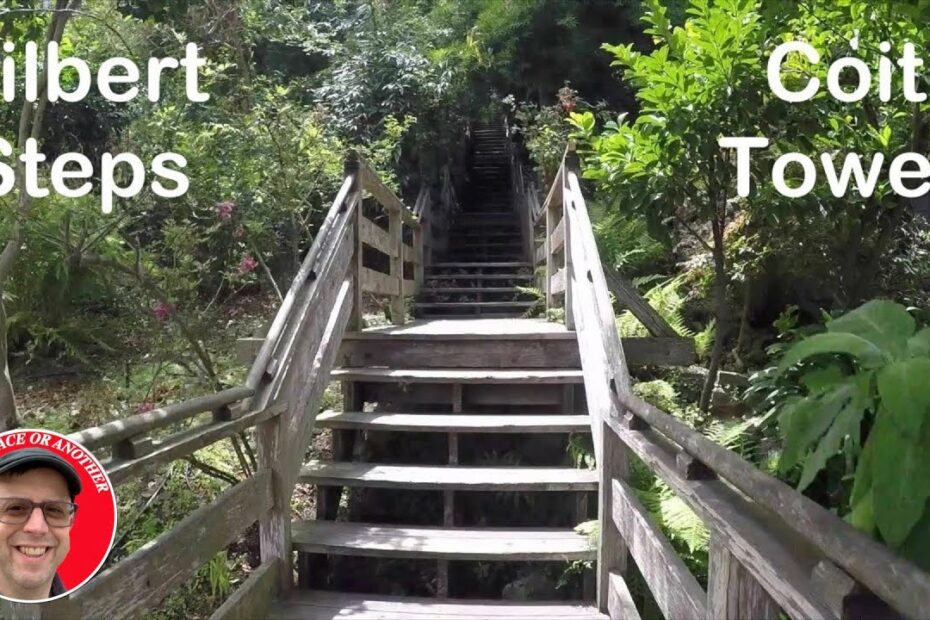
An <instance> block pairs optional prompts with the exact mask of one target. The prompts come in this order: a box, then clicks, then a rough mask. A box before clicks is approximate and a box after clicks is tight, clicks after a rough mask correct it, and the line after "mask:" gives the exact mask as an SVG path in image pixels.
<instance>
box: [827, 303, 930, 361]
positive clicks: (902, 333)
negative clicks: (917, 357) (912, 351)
mask: <svg viewBox="0 0 930 620" xmlns="http://www.w3.org/2000/svg"><path fill="white" fill-rule="evenodd" d="M914 329H915V324H914V317H912V316H911V315H910V314H909V313H908V311H907V309H906V308H905V307H904V306H902V305H901V304H896V303H894V302H892V301H888V300H885V299H875V300H872V301H870V302H867V303H865V304H863V305H861V306H859V307H858V308H856V309H855V310H853V311H851V312H848V313H846V314H844V315H843V316H841V317H839V318H838V319H834V320H832V321H829V322H828V323H827V331H829V332H831V333H846V334H855V335H857V336H860V337H862V338H864V339H865V340H868V341H869V342H871V343H872V344H873V345H875V346H876V347H877V348H878V349H881V350H882V351H883V352H884V353H885V354H886V355H889V356H890V357H892V358H894V359H901V358H903V357H905V356H906V354H907V340H908V338H910V337H911V336H912V335H914Z"/></svg>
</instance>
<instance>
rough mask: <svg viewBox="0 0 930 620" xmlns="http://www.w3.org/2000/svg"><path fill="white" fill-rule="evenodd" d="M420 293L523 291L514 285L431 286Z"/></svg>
mask: <svg viewBox="0 0 930 620" xmlns="http://www.w3.org/2000/svg"><path fill="white" fill-rule="evenodd" d="M420 292H421V293H445V294H452V293H513V294H514V295H520V294H522V293H523V291H521V290H520V289H518V288H517V287H515V286H433V287H426V288H422V289H420Z"/></svg>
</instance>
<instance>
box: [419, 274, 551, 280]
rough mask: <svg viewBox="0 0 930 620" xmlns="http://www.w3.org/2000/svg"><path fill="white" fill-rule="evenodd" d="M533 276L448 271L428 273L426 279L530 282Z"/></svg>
mask: <svg viewBox="0 0 930 620" xmlns="http://www.w3.org/2000/svg"><path fill="white" fill-rule="evenodd" d="M534 277H535V276H534V275H533V274H530V273H450V274H446V275H442V274H440V275H428V276H426V280H490V281H494V280H524V281H527V282H531V281H532V280H533V278H534Z"/></svg>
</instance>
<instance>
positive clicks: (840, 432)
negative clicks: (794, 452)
mask: <svg viewBox="0 0 930 620" xmlns="http://www.w3.org/2000/svg"><path fill="white" fill-rule="evenodd" d="M853 385H854V388H855V389H854V390H853V391H852V394H851V395H850V398H849V399H848V400H846V401H845V402H844V403H843V405H841V407H840V411H839V413H837V414H836V417H835V418H834V420H833V423H832V424H831V425H830V429H829V430H828V431H827V432H826V434H825V435H824V436H823V439H821V440H820V443H819V444H817V448H816V449H815V450H814V451H813V452H812V453H811V454H810V455H809V456H808V457H807V459H805V461H804V470H803V471H802V473H801V480H800V481H799V482H798V491H803V490H804V489H806V488H807V487H808V485H810V483H811V482H813V481H814V478H815V477H816V476H817V474H818V473H820V470H822V469H823V468H824V467H826V465H827V461H829V460H830V458H831V457H833V456H834V455H835V454H836V453H837V452H839V450H840V445H841V444H842V442H843V439H845V438H846V437H849V438H850V441H853V442H855V445H858V443H859V425H860V423H861V422H862V416H863V415H864V414H865V410H866V408H867V407H868V405H869V401H870V399H869V391H870V389H869V388H870V385H871V373H863V374H860V375H857V376H856V378H855V380H854V381H853Z"/></svg>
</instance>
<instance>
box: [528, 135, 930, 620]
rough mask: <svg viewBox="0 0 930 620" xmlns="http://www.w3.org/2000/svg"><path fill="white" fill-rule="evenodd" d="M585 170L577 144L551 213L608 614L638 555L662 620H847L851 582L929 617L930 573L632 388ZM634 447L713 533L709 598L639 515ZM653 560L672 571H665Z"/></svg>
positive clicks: (911, 613)
mask: <svg viewBox="0 0 930 620" xmlns="http://www.w3.org/2000/svg"><path fill="white" fill-rule="evenodd" d="M576 165H577V164H576V159H575V157H574V153H573V152H572V149H571V147H570V148H569V149H568V150H567V152H566V157H565V158H564V160H563V163H562V165H561V166H560V168H559V172H558V174H557V176H556V183H554V184H553V186H552V187H551V188H550V190H549V192H548V195H547V198H546V201H545V208H544V209H543V211H544V212H546V213H548V214H549V215H548V219H550V220H551V219H553V211H554V210H557V211H556V213H557V214H561V221H562V222H563V223H564V224H563V225H564V229H563V230H562V231H560V233H559V234H564V254H565V256H564V269H563V270H562V271H563V277H564V278H565V282H566V283H565V307H566V314H567V316H570V317H571V319H573V320H574V324H575V330H576V335H577V338H578V344H579V348H580V352H581V360H582V366H583V370H584V376H585V391H586V394H587V401H588V406H589V413H590V414H591V422H592V434H593V436H594V444H595V453H596V456H597V461H598V466H599V469H600V473H601V490H600V493H601V514H600V516H599V520H600V532H601V538H600V544H599V547H600V548H599V562H598V564H599V566H598V569H599V579H598V602H599V607H600V608H601V610H602V611H604V612H609V613H610V617H611V618H616V617H619V614H620V613H621V612H620V607H622V605H623V601H622V600H620V599H619V598H618V597H622V596H623V593H622V592H621V591H620V590H624V591H625V588H622V587H621V585H620V584H622V580H619V579H615V577H618V576H619V575H622V574H623V573H624V572H625V571H626V557H627V554H628V553H629V554H630V555H631V556H632V558H633V559H634V561H636V562H637V564H638V565H639V566H640V571H641V573H642V574H643V576H644V578H645V579H646V581H647V585H649V587H650V589H652V590H653V593H654V594H655V599H656V602H657V603H658V604H659V606H660V609H662V611H663V613H664V615H665V616H666V617H685V616H687V617H693V616H696V615H697V616H701V615H706V617H707V618H715V617H723V616H724V615H726V616H728V617H730V616H734V615H735V616H739V617H761V616H765V617H768V615H771V614H776V613H777V610H778V608H781V609H783V610H784V611H786V612H787V613H789V615H791V616H792V617H804V618H807V617H832V618H841V617H845V616H844V614H845V613H846V612H845V611H844V609H843V605H844V604H845V603H844V599H843V596H844V595H846V594H852V593H854V592H856V591H855V590H854V589H853V585H854V581H853V580H855V582H858V583H859V584H862V586H864V588H866V589H867V590H863V591H859V592H856V594H855V596H856V597H859V598H857V599H856V600H861V599H862V597H863V596H865V597H866V598H868V592H871V593H874V596H875V597H877V599H880V601H883V602H884V603H885V604H887V605H888V606H890V607H891V608H893V609H894V610H896V611H897V612H898V613H901V614H903V615H905V616H907V617H913V618H922V617H927V616H928V615H930V575H928V574H927V573H925V572H923V571H921V570H920V569H919V568H918V567H917V566H915V565H914V564H912V563H911V562H909V561H908V560H905V559H904V558H901V557H900V556H898V555H896V554H895V553H894V552H892V551H891V550H890V549H889V548H887V547H886V546H884V545H882V544H881V543H879V542H878V541H876V540H874V539H872V538H870V537H869V536H867V535H865V534H864V533H863V532H860V531H858V530H856V529H854V528H853V527H852V526H850V525H849V524H847V523H846V522H845V521H843V520H842V519H840V518H838V517H837V516H836V515H834V514H832V513H831V512H829V511H828V510H826V509H825V508H823V507H822V506H820V505H819V504H817V503H815V502H813V501H812V500H810V499H809V498H807V497H805V496H804V495H803V494H801V493H799V492H797V491H796V490H794V489H792V488H791V487H789V486H788V485H786V484H785V483H783V482H781V481H780V480H777V479H775V478H773V477H772V476H769V475H768V474H766V473H764V472H762V471H760V470H759V469H757V468H756V467H754V466H753V465H752V464H750V463H749V462H747V461H745V460H744V459H742V458H741V457H740V456H738V455H737V454H735V453H733V452H732V451H730V450H728V449H726V448H724V447H722V446H720V445H717V444H716V443H714V442H713V441H711V440H710V439H708V438H707V437H705V436H704V435H702V434H701V433H699V432H697V431H695V430H694V429H692V428H690V427H689V426H687V425H686V424H684V423H682V422H681V421H679V420H678V419H676V418H675V417H673V416H671V415H669V414H667V413H665V412H664V411H662V410H660V409H659V408H657V407H655V406H653V405H651V404H649V403H647V402H645V401H643V400H642V399H640V398H638V397H636V396H635V395H634V394H633V392H632V390H631V387H630V377H629V372H628V368H627V365H626V361H625V358H624V353H623V348H622V344H621V341H620V338H619V336H618V334H617V330H616V325H615V321H614V314H613V308H612V306H611V302H610V298H609V293H608V291H609V287H608V283H607V280H606V278H605V274H604V270H603V268H602V266H601V260H600V257H599V254H598V251H597V245H596V243H595V239H594V235H593V230H592V227H591V223H590V219H589V215H588V212H587V206H586V205H585V201H584V196H583V193H582V190H581V187H580V182H579V180H578V174H577V171H576V168H575V166H576ZM556 229H557V227H556V226H555V225H554V224H553V222H551V221H550V223H549V225H548V226H547V238H546V254H547V256H550V257H551V256H552V251H551V248H552V247H556V246H557V243H556V242H554V241H553V237H554V236H556ZM550 269H551V266H550ZM553 275H554V274H553V273H550V274H549V277H547V284H548V283H549V282H551V280H550V278H551V277H552V276H553ZM569 313H570V314H569ZM630 454H635V455H636V456H637V457H638V458H639V459H640V460H641V461H642V462H643V463H644V464H645V465H646V466H647V467H649V469H651V470H652V471H653V473H655V474H656V475H657V476H658V477H659V478H660V479H662V480H664V481H665V482H666V483H667V484H668V485H669V486H670V487H671V488H672V489H673V490H674V491H675V492H676V493H677V494H678V495H679V496H680V497H681V498H682V499H683V500H684V501H685V502H686V503H687V504H688V505H690V506H691V507H692V508H693V509H694V510H695V512H696V513H697V514H698V515H699V516H700V517H701V518H702V519H703V520H704V521H705V523H706V524H707V525H708V527H709V529H710V530H711V542H712V544H711V547H712V549H711V566H710V577H709V581H710V583H709V588H708V592H707V593H706V604H705V601H704V600H703V598H702V595H703V590H702V589H701V588H700V586H698V585H697V583H696V582H695V581H694V578H693V577H692V576H691V575H690V573H688V572H687V570H686V569H685V568H684V567H683V564H681V563H680V561H676V556H674V554H671V555H670V549H671V548H670V546H669V545H668V544H667V541H665V538H664V535H663V534H662V533H661V531H659V530H658V529H657V528H656V526H655V524H654V523H652V522H651V520H649V519H644V518H642V517H643V515H644V514H645V512H644V511H645V509H644V508H643V507H642V505H641V504H640V503H639V501H638V499H637V498H636V496H635V493H633V491H632V488H631V487H630V486H629V484H628V472H629V464H628V457H629V455H630ZM734 488H735V489H737V490H738V491H739V493H737V492H735V491H734V490H733V489H734ZM630 545H633V546H630ZM656 566H662V567H664V568H663V569H662V570H661V571H657V570H656ZM844 571H845V572H844ZM846 573H848V575H849V576H851V578H852V579H850V578H849V577H847V576H846ZM824 575H829V576H830V579H832V582H830V583H831V584H835V583H836V582H837V581H843V580H844V579H845V580H846V582H848V584H849V586H848V587H847V588H846V590H844V591H843V592H839V593H837V591H836V588H835V587H834V588H832V589H831V587H828V583H827V581H821V580H822V579H827V578H826V577H824ZM862 592H865V595H863V593H862ZM739 593H742V594H739ZM627 596H628V593H627ZM740 597H743V598H740ZM746 597H749V599H751V600H752V601H754V603H753V604H754V605H755V606H754V607H752V608H751V609H750V608H748V607H746V608H744V607H742V606H743V605H744V604H746V601H747V600H749V599H747V598H746ZM618 606H619V607H618ZM872 609H874V608H872ZM764 610H766V611H764Z"/></svg>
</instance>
